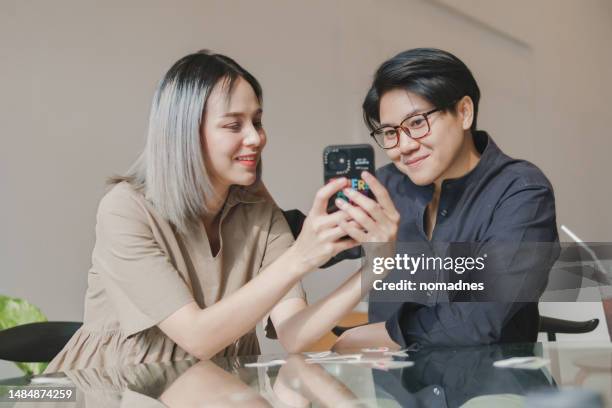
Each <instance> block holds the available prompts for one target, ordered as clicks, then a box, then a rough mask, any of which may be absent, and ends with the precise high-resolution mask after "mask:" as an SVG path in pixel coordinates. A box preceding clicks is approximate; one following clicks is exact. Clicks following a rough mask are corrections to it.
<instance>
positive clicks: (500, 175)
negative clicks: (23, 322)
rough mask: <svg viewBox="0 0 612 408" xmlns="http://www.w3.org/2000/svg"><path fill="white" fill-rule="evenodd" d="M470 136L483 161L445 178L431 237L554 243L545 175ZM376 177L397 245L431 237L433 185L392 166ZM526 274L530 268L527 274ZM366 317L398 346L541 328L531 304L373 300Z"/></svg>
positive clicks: (511, 336) (533, 333)
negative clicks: (387, 200)
mask: <svg viewBox="0 0 612 408" xmlns="http://www.w3.org/2000/svg"><path fill="white" fill-rule="evenodd" d="M473 138H474V144H475V146H476V149H477V150H478V151H479V152H480V154H481V157H480V160H479V162H478V164H477V165H476V167H475V168H474V169H472V170H471V171H470V172H469V173H468V174H466V175H464V176H463V177H460V178H457V179H450V180H445V181H443V183H442V186H441V193H440V201H439V209H438V216H437V217H436V218H437V219H436V225H435V227H434V230H433V233H432V238H431V241H432V242H470V243H475V242H476V243H481V242H498V241H505V242H552V243H557V244H558V233H557V226H556V216H555V198H554V193H553V188H552V186H551V184H550V182H549V181H548V179H547V178H546V177H545V176H544V174H543V173H542V172H541V171H540V170H539V169H538V168H537V167H536V166H535V165H533V164H531V163H529V162H527V161H524V160H517V159H513V158H511V157H509V156H507V155H506V154H504V153H503V152H502V151H501V150H500V149H499V148H498V147H497V145H496V144H495V143H494V142H493V140H492V139H491V137H489V135H488V134H487V133H485V132H482V131H477V132H475V133H474V135H473ZM377 178H378V180H379V181H381V183H382V184H383V185H384V186H385V187H386V188H387V190H388V191H389V195H390V196H391V199H392V200H393V202H394V204H395V206H396V208H397V210H398V212H399V213H400V215H401V221H400V226H399V231H398V238H397V240H398V242H428V241H429V240H428V238H427V234H426V230H425V221H424V220H425V212H426V210H427V205H428V204H429V202H430V201H431V199H432V197H433V192H434V186H433V184H432V185H428V186H418V185H416V184H414V183H413V182H412V181H411V180H410V178H409V177H408V176H406V175H405V174H403V173H402V172H400V171H399V170H398V169H397V168H396V167H395V165H394V164H392V163H391V164H389V165H386V166H384V167H382V168H380V169H379V170H378V171H377ZM509 262H512V260H509ZM523 262H524V260H523ZM529 272H531V271H530V270H529V265H527V267H525V268H524V273H525V274H527V273H529ZM544 280H546V277H544ZM369 319H370V322H371V323H373V322H380V321H386V328H387V331H388V332H389V335H390V336H391V338H392V339H393V340H394V341H395V342H396V343H398V344H400V345H402V346H405V345H406V344H410V343H415V342H416V343H420V344H422V345H475V344H489V343H497V342H511V341H512V342H521V341H525V342H527V341H535V339H536V338H537V332H538V325H539V313H538V307H537V303H534V302H514V303H509V302H445V303H436V304H430V305H423V304H417V303H410V302H404V303H397V302H395V303H393V302H370V305H369Z"/></svg>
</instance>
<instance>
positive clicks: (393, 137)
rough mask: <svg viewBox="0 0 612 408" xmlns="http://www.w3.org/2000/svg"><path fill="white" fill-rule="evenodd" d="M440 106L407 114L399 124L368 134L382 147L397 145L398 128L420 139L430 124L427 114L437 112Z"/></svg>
mask: <svg viewBox="0 0 612 408" xmlns="http://www.w3.org/2000/svg"><path fill="white" fill-rule="evenodd" d="M439 110H441V108H436V109H432V110H430V111H429V112H425V113H417V114H416V115H412V116H408V117H407V118H406V119H404V120H403V121H402V123H400V124H399V126H384V127H381V128H378V129H376V130H374V131H372V132H371V133H370V136H372V137H373V138H374V140H376V144H377V145H379V146H380V147H382V148H383V149H393V148H394V147H396V146H397V145H399V138H400V133H399V132H400V129H401V130H402V131H403V132H404V133H405V134H406V135H408V136H409V137H411V138H413V139H420V138H422V137H425V136H427V135H428V134H429V131H430V130H431V126H430V125H429V115H431V114H432V113H434V112H438V111H439Z"/></svg>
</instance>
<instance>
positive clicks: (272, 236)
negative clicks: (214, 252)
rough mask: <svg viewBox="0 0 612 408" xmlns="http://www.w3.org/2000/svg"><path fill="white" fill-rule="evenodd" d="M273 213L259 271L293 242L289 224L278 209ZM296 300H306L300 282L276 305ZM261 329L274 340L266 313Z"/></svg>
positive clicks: (274, 333)
mask: <svg viewBox="0 0 612 408" xmlns="http://www.w3.org/2000/svg"><path fill="white" fill-rule="evenodd" d="M274 207H275V208H274V211H273V212H272V219H271V222H270V230H269V233H268V239H267V241H266V248H265V251H264V255H263V260H262V263H261V268H260V270H264V269H266V268H267V267H268V266H269V265H271V264H272V263H273V262H274V261H276V259H278V257H279V256H281V255H282V254H283V253H285V251H287V250H288V249H289V248H290V247H291V245H293V242H294V241H295V240H294V238H293V234H292V233H291V229H290V228H289V224H288V223H287V221H286V219H285V217H284V215H283V212H282V211H281V210H280V208H278V207H276V205H275V206H274ZM292 298H298V299H304V300H306V294H305V293H304V288H303V287H302V282H301V281H298V282H297V283H296V284H295V285H294V286H293V287H292V288H291V289H290V290H289V292H287V293H286V294H285V296H283V297H282V298H281V300H279V301H278V304H280V303H282V302H284V301H285V300H287V299H292ZM262 323H263V327H264V331H265V333H266V337H268V338H270V339H276V338H277V336H276V330H275V328H274V325H273V324H272V320H271V319H270V314H269V313H267V314H266V315H265V316H264V318H263V322H262Z"/></svg>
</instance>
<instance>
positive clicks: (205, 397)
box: [0, 342, 612, 408]
mask: <svg viewBox="0 0 612 408" xmlns="http://www.w3.org/2000/svg"><path fill="white" fill-rule="evenodd" d="M353 353H358V354H362V356H361V358H359V359H353V360H352V361H350V360H340V361H338V360H331V361H325V362H320V361H312V360H311V359H309V356H307V355H293V356H284V355H271V356H247V357H240V358H231V359H229V358H228V359H215V360H211V361H200V362H198V361H196V360H184V361H177V362H173V363H163V364H140V365H134V366H125V367H116V368H108V369H105V370H98V369H88V370H78V371H70V372H66V373H62V374H54V375H52V376H50V377H40V376H39V377H33V378H31V379H26V378H17V379H9V380H4V381H0V387H3V388H0V394H2V389H4V391H6V390H7V389H8V388H7V387H8V386H10V385H11V384H13V385H18V384H27V383H30V384H31V385H32V386H33V385H36V386H42V385H43V384H45V383H46V384H47V385H48V386H60V385H61V386H71V387H74V388H75V389H76V395H77V401H76V403H75V402H66V403H59V402H58V403H49V402H45V403H39V404H38V405H36V404H35V403H24V402H21V403H18V404H14V403H6V402H5V403H0V407H4V406H7V407H9V406H13V405H15V406H18V407H19V408H21V407H28V406H40V407H63V406H65V407H206V406H213V407H219V406H245V407H259V406H262V407H263V406H265V407H267V406H273V407H277V406H278V407H308V406H321V407H377V406H378V407H491V406H494V407H496V408H503V407H521V406H523V405H524V401H525V400H524V398H525V396H526V395H527V394H529V393H533V392H537V391H541V390H553V391H554V390H557V389H559V388H562V389H565V388H568V387H576V386H578V387H583V388H586V389H590V390H594V391H597V392H598V393H600V394H601V395H602V396H603V398H604V400H605V401H606V403H607V405H606V406H610V398H611V395H610V394H611V393H612V391H611V390H612V345H610V344H609V343H608V344H591V343H578V342H576V343H559V344H540V343H536V344H508V345H497V346H482V347H467V348H455V349H449V348H444V349H442V348H440V349H422V350H419V351H416V352H412V351H409V352H408V353H407V354H408V355H407V357H406V356H404V357H398V356H390V355H388V354H387V355H385V354H384V352H382V351H379V352H367V353H366V352H363V351H362V350H355V351H354V352H353ZM524 356H541V357H543V358H545V359H548V360H550V364H549V365H547V366H544V367H541V368H538V369H517V368H499V367H495V366H494V365H493V363H494V362H495V361H499V360H504V359H507V358H510V357H524ZM271 360H282V361H284V363H283V364H279V365H272V366H257V367H253V366H252V365H251V364H252V363H255V362H260V363H261V362H267V361H271ZM380 361H412V362H414V365H412V366H410V367H403V368H398V369H386V368H385V365H384V364H380V363H379V362H380Z"/></svg>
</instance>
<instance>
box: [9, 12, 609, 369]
mask: <svg viewBox="0 0 612 408" xmlns="http://www.w3.org/2000/svg"><path fill="white" fill-rule="evenodd" d="M611 9H612V6H611V5H610V2H607V1H605V0H601V1H597V0H589V1H584V2H578V1H574V0H543V1H538V2H531V1H527V0H520V1H514V2H501V1H488V0H461V1H451V0H444V1H439V2H425V1H418V0H412V1H399V0H386V1H365V0H361V1H352V0H335V1H323V0H320V1H310V2H297V1H280V0H278V1H272V0H266V1H257V2H253V1H247V0H245V1H195V0H194V1H186V0H184V1H173V2H170V1H144V0H142V1H130V2H123V1H107V2H96V3H94V2H91V1H78V0H72V1H66V0H63V1H60V0H55V1H52V2H48V1H43V0H39V1H26V0H0V62H1V64H0V78H1V84H2V87H1V91H0V158H1V160H0V194H1V197H2V200H1V201H0V214H1V217H2V219H1V220H2V224H1V225H2V230H1V232H0V259H2V270H1V272H0V273H1V274H2V275H1V279H0V293H8V294H10V295H13V296H18V297H24V298H27V299H29V300H31V301H32V302H34V303H35V304H37V305H39V306H40V307H41V308H42V309H43V310H44V311H45V312H46V313H47V314H48V316H49V317H50V318H51V319H68V320H80V319H81V317H82V298H83V294H84V291H85V287H86V272H87V269H88V267H89V262H90V260H89V258H90V251H91V248H92V245H93V238H94V236H93V228H94V215H95V210H96V205H97V201H98V200H99V198H100V196H101V195H102V193H103V188H104V186H103V182H104V178H105V177H106V176H108V175H110V174H113V173H116V172H121V171H122V170H124V169H126V168H127V166H128V165H129V164H130V163H131V161H132V160H133V159H134V158H135V157H136V155H137V153H138V152H139V150H140V149H141V147H142V145H143V140H144V134H145V128H146V119H147V111H148V107H149V103H150V99H151V96H152V93H153V90H154V87H155V85H156V83H157V81H158V80H159V78H160V77H161V76H162V74H163V73H164V72H165V70H166V69H167V68H168V67H169V66H170V65H171V63H172V62H173V61H174V60H176V59H177V58H179V57H180V56H182V55H184V54H186V53H188V52H190V51H193V50H197V49H200V48H209V49H212V50H215V51H219V52H222V53H226V54H228V55H230V56H232V57H234V58H235V59H237V60H238V61H239V62H240V63H241V64H243V65H244V66H245V67H247V69H249V70H250V71H251V72H252V73H253V74H254V75H255V76H256V77H257V78H258V79H260V81H261V83H262V85H263V88H264V95H265V112H266V113H265V118H264V124H265V126H266V129H267V131H268V134H269V144H268V147H267V148H266V152H265V155H264V160H265V171H264V177H265V180H266V182H267V184H268V186H269V188H270V190H271V192H272V193H273V195H274V196H275V197H276V199H277V201H278V202H279V203H280V204H281V206H283V207H285V208H294V207H298V208H301V209H303V210H307V209H308V208H309V205H310V202H311V199H312V195H313V193H314V192H315V191H316V189H317V188H318V187H319V186H320V185H321V182H322V180H321V178H322V175H321V164H320V163H321V157H320V156H321V151H322V149H323V147H324V146H325V145H327V144H332V143H343V142H349V143H350V142H364V141H367V132H366V130H365V128H364V126H363V124H362V121H361V112H360V109H359V107H360V103H361V100H362V98H363V95H364V93H365V90H366V89H367V86H368V81H369V79H370V78H371V75H372V73H373V71H374V69H375V68H376V66H377V65H378V64H379V63H380V62H382V61H383V60H384V59H385V58H387V57H390V56H391V55H393V54H394V53H395V52H398V51H400V50H403V49H406V48H411V47H416V46H436V47H440V48H445V49H448V50H449V51H452V52H454V53H456V54H457V55H458V56H460V57H461V58H462V59H464V60H465V61H466V63H467V64H468V65H469V66H470V67H471V68H472V69H473V71H474V73H475V75H476V78H477V80H478V81H479V83H480V85H481V89H482V93H483V100H482V105H481V116H480V120H479V123H480V125H481V127H482V128H484V129H487V130H489V131H490V132H491V133H492V135H493V136H494V137H495V139H496V141H497V142H498V144H499V145H500V146H501V147H502V148H504V149H505V150H506V151H507V152H508V153H510V154H511V155H514V156H517V157H522V158H527V159H529V160H532V161H533V162H535V163H536V164H537V165H538V166H540V167H541V168H542V169H543V170H544V171H545V173H546V174H547V175H548V176H549V178H550V179H551V181H552V182H553V185H554V186H555V189H556V194H557V206H558V219H559V222H560V223H561V222H562V223H565V224H567V225H569V226H570V227H571V228H572V229H573V230H574V231H575V232H576V233H577V234H578V235H579V236H581V237H582V238H583V239H585V240H590V241H597V240H600V241H606V240H610V236H611V234H612V216H611V215H610V212H609V210H608V208H609V207H610V203H611V202H612V200H611V199H612V192H611V189H610V183H609V181H608V175H609V173H610V170H611V164H610V163H611V162H610V159H609V154H610V151H612V138H611V137H610V131H609V126H608V121H609V120H610V114H611V113H612V112H611V109H610V104H609V102H608V96H609V95H611V94H612V85H611V82H610V81H609V78H608V77H609V73H610V67H611V66H612V49H611V48H610V47H609V43H610V40H612V24H610V22H611V21H612V11H611ZM377 158H378V159H379V164H382V163H383V162H384V158H383V157H382V156H380V155H379V156H378V157H377ZM564 239H567V238H566V237H565V238H564ZM351 268H352V265H343V266H341V267H339V268H337V269H335V270H325V271H318V272H315V273H314V274H313V275H311V276H310V277H308V278H307V280H306V287H307V289H308V291H309V295H310V297H311V298H312V299H316V298H319V297H320V296H322V295H323V294H324V293H326V292H327V291H329V289H330V288H331V287H333V284H330V281H332V282H339V281H340V280H341V279H342V278H343V277H344V276H346V273H347V272H348V270H349V269H351ZM559 310H561V309H559ZM572 311H573V313H582V314H583V315H585V316H589V317H590V316H592V315H593V313H599V311H598V310H597V308H596V306H593V305H586V304H585V305H580V306H578V307H575V305H574V307H572ZM576 311H578V312H576ZM0 374H1V373H0Z"/></svg>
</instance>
